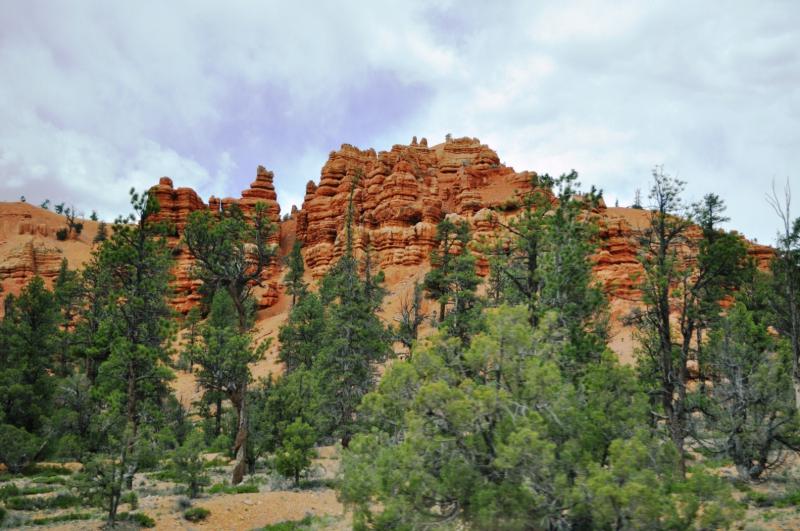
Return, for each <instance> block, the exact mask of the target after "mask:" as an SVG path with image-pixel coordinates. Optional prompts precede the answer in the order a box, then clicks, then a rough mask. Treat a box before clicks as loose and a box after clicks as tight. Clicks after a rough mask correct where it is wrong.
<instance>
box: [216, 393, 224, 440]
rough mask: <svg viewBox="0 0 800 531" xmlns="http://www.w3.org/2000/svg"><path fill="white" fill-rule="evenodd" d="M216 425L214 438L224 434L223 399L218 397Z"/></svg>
mask: <svg viewBox="0 0 800 531" xmlns="http://www.w3.org/2000/svg"><path fill="white" fill-rule="evenodd" d="M214 418H215V419H216V425H215V426H214V436H215V437H219V434H220V433H221V432H222V397H221V396H219V395H217V403H216V409H215V410H214Z"/></svg>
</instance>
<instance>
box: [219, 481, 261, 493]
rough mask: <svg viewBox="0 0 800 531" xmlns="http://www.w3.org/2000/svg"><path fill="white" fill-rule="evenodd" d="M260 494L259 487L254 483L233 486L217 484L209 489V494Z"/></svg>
mask: <svg viewBox="0 0 800 531" xmlns="http://www.w3.org/2000/svg"><path fill="white" fill-rule="evenodd" d="M257 492H258V485H256V484H254V483H242V484H240V485H236V486H231V485H228V484H227V483H215V484H214V485H212V486H211V488H210V489H208V493H209V494H255V493H257Z"/></svg>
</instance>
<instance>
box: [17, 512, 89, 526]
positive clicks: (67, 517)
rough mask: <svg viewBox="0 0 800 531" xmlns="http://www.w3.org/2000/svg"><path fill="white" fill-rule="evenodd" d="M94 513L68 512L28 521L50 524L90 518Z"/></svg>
mask: <svg viewBox="0 0 800 531" xmlns="http://www.w3.org/2000/svg"><path fill="white" fill-rule="evenodd" d="M92 518H94V515H93V514H91V513H69V514H59V515H58V516H46V517H44V518H34V519H33V520H30V521H29V522H28V523H29V524H31V525H50V524H56V523H59V522H73V521H75V520H91V519H92Z"/></svg>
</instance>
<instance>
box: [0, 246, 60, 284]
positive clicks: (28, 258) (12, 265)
mask: <svg viewBox="0 0 800 531" xmlns="http://www.w3.org/2000/svg"><path fill="white" fill-rule="evenodd" d="M62 258H63V253H62V252H61V250H60V249H58V248H56V247H51V246H48V245H46V244H45V243H43V242H41V241H37V240H34V239H31V240H29V241H27V242H25V243H24V244H22V245H19V246H17V247H14V248H13V249H11V250H10V252H9V253H8V254H7V255H6V256H5V258H4V259H3V261H2V262H0V280H4V281H10V282H12V283H15V284H18V285H20V286H22V285H25V284H27V283H28V281H29V280H30V279H32V278H33V277H35V276H37V275H38V276H40V277H42V278H44V279H45V280H53V279H54V278H55V277H56V276H58V270H59V268H60V267H61V260H62Z"/></svg>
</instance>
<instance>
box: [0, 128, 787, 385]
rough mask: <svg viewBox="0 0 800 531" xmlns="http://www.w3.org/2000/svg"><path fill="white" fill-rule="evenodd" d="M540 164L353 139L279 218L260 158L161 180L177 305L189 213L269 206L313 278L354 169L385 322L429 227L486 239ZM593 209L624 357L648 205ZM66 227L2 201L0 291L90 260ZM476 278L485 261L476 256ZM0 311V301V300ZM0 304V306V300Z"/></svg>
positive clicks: (278, 237) (274, 299) (266, 329)
mask: <svg viewBox="0 0 800 531" xmlns="http://www.w3.org/2000/svg"><path fill="white" fill-rule="evenodd" d="M536 175H537V174H536V173H535V172H532V171H521V172H518V171H516V170H514V169H513V168H511V167H508V166H506V165H504V164H503V163H501V161H500V157H499V156H498V154H497V153H496V152H495V151H494V150H492V149H491V148H490V147H488V146H486V145H484V144H481V142H480V141H479V140H478V139H475V138H459V139H448V140H447V141H446V142H444V143H441V144H437V145H434V146H431V147H429V146H428V142H427V140H426V139H424V138H423V139H421V140H419V141H418V140H417V139H416V137H415V138H414V139H413V140H412V141H411V143H410V144H408V145H395V146H392V148H391V149H390V150H388V151H379V152H376V151H375V150H374V149H367V150H361V149H358V148H356V147H354V146H351V145H349V144H344V145H342V147H341V149H339V150H338V151H333V152H331V153H330V155H329V157H328V160H327V161H326V162H325V164H324V165H323V167H322V169H321V171H320V177H319V179H318V180H317V181H309V182H308V184H307V186H306V195H305V198H304V201H303V205H302V207H301V208H300V209H295V210H293V211H292V212H291V213H289V215H288V216H284V218H283V219H281V215H280V214H281V211H280V206H279V204H278V202H277V194H276V192H275V187H274V184H273V183H274V178H275V177H274V175H273V173H272V172H270V171H268V170H266V169H265V168H263V167H259V168H258V170H257V172H256V178H255V180H254V181H253V183H252V184H251V185H250V188H248V189H247V190H244V191H243V192H242V194H241V197H239V198H215V197H211V198H209V200H208V202H204V201H203V200H202V199H201V198H200V197H199V195H198V194H197V193H196V192H195V191H194V190H192V189H191V188H185V187H175V186H174V184H173V182H172V180H171V179H170V178H168V177H163V178H161V179H160V181H159V183H158V184H157V185H155V186H154V187H153V192H154V193H155V195H156V196H157V197H158V200H159V203H160V205H161V212H160V218H161V219H163V220H168V221H170V222H172V223H174V225H175V227H176V229H177V233H176V235H175V237H173V238H172V239H171V244H172V245H173V246H174V248H175V250H174V255H175V256H176V267H175V269H174V276H175V282H174V287H175V296H174V298H173V301H172V303H173V305H174V307H175V308H176V309H177V310H178V311H179V312H182V313H185V312H187V311H188V310H189V309H190V308H191V307H192V305H194V304H196V302H197V300H198V299H199V294H198V292H197V288H198V283H197V281H194V280H192V278H191V267H192V260H191V257H190V256H189V255H188V252H187V251H186V250H185V249H184V248H183V247H182V246H181V245H180V235H181V231H182V229H183V227H184V226H185V224H186V220H187V218H188V216H189V214H190V213H191V212H193V211H195V210H199V209H212V210H218V209H220V208H224V207H225V206H226V205H230V204H233V203H236V204H239V205H240V206H241V207H242V208H243V209H244V210H245V211H247V210H248V209H252V208H253V206H254V205H255V203H256V202H259V201H263V202H265V203H267V205H268V206H269V215H270V218H271V219H272V221H273V222H274V223H275V224H276V226H277V230H276V232H275V235H274V237H273V243H275V244H278V245H279V247H280V254H281V255H285V254H287V253H288V251H289V249H290V248H291V246H292V243H293V242H294V240H295V239H299V240H301V241H302V242H303V256H304V259H305V261H306V274H307V276H308V280H309V281H313V280H315V279H319V278H320V277H321V276H322V275H323V274H324V272H325V271H326V270H327V269H328V268H329V267H330V265H331V264H332V263H333V262H334V261H335V260H336V259H337V258H338V257H339V256H341V253H342V251H343V241H342V238H341V233H342V227H343V226H344V221H345V211H346V205H347V199H348V194H349V191H350V182H351V179H353V178H356V177H357V176H358V178H359V181H358V182H357V185H356V190H355V196H354V205H355V216H356V221H357V226H358V231H357V234H356V247H357V249H358V250H359V251H363V250H364V249H366V248H367V247H368V246H369V247H370V248H371V249H372V252H374V254H375V256H376V260H377V261H378V262H379V264H380V267H381V269H382V270H383V271H384V273H385V275H386V283H385V286H386V288H387V291H388V294H387V297H386V299H385V302H384V306H383V312H382V314H383V317H384V319H385V320H386V321H387V322H392V321H393V320H394V319H395V317H396V316H397V314H398V311H399V306H400V303H401V301H402V300H404V298H406V297H407V296H408V295H409V294H410V292H411V290H412V289H413V285H414V282H415V281H417V280H421V279H422V278H423V276H424V274H425V273H426V272H427V271H428V269H429V267H430V266H429V262H428V257H429V255H430V251H431V250H432V248H433V245H434V236H435V233H436V224H437V223H438V222H439V221H440V220H441V219H443V218H444V217H446V216H447V217H450V218H453V219H464V220H467V221H468V222H469V224H470V226H471V227H472V230H473V235H474V239H475V240H476V241H478V240H481V239H482V238H488V237H491V236H492V235H493V234H494V233H495V232H496V231H497V230H498V229H499V225H498V222H497V220H503V219H507V218H508V217H511V216H513V215H514V214H515V213H516V212H517V211H518V207H519V201H518V196H519V194H520V193H524V192H525V191H527V190H530V189H531V182H532V180H533V181H535V179H536ZM595 214H596V215H597V220H598V224H599V227H600V232H599V247H598V251H597V253H596V255H595V257H594V260H595V268H594V271H595V275H596V278H597V279H598V281H599V282H601V283H602V286H603V288H604V290H605V292H606V294H607V296H608V298H609V303H610V311H611V333H612V335H611V341H610V346H611V348H613V349H614V350H615V351H616V352H617V354H618V355H619V356H620V359H621V360H623V361H625V362H630V361H632V349H633V344H632V340H631V333H630V330H628V329H626V328H625V327H624V326H622V324H621V323H620V317H621V316H623V315H625V314H626V313H627V312H628V311H629V310H630V309H631V308H632V306H633V305H635V304H636V303H637V302H638V300H639V293H638V291H637V290H636V288H635V282H634V280H633V278H634V277H635V275H636V274H637V273H638V272H639V271H640V266H639V264H638V262H637V261H636V253H637V232H638V231H639V230H640V229H641V228H642V227H643V226H645V224H646V223H647V220H648V213H647V211H645V210H637V209H631V208H611V207H606V206H605V205H603V204H602V203H601V205H600V207H599V208H598V210H597V211H596V212H595ZM63 225H64V219H63V216H59V215H56V214H55V213H53V212H50V211H47V210H43V209H41V208H38V207H35V206H33V205H29V204H25V203H0V285H1V286H2V287H3V293H2V294H0V297H3V296H5V295H6V294H9V293H18V292H19V290H20V289H21V287H22V286H24V285H25V283H26V282H27V281H28V280H30V279H31V278H32V277H33V276H34V275H37V274H38V275H40V276H42V277H43V278H44V279H45V280H46V281H47V282H52V280H53V279H54V278H55V276H56V275H57V273H58V268H59V265H60V262H61V259H62V258H66V259H67V260H68V261H69V264H70V267H72V268H77V267H79V266H80V265H81V264H83V263H84V262H85V261H86V260H88V259H89V257H90V254H91V249H92V239H93V238H94V235H95V234H96V232H97V223H95V222H91V221H85V222H84V225H85V228H84V231H83V233H82V234H81V235H80V237H79V238H77V239H74V240H73V239H71V240H69V241H64V242H62V241H58V240H57V239H56V237H55V231H56V230H57V229H58V228H60V227H62V226H63ZM750 252H751V254H752V255H753V256H754V257H755V258H756V259H757V260H758V261H760V262H762V263H764V262H765V260H767V259H768V258H769V257H770V256H771V250H770V248H769V247H766V246H762V245H757V244H751V245H750ZM283 272H284V271H283V267H282V261H278V262H276V263H275V264H274V265H273V266H272V267H271V268H270V269H269V270H268V271H267V272H265V274H264V277H263V281H264V287H263V288H259V289H257V290H256V295H257V297H258V302H259V306H260V311H259V312H258V321H257V325H256V334H257V337H258V339H264V338H267V337H273V338H275V337H276V336H277V330H278V328H279V327H280V325H281V323H282V322H283V321H284V320H285V318H286V315H287V311H288V308H289V304H288V298H287V297H286V296H285V295H284V293H283V287H282V285H281V277H282V275H283ZM478 272H479V274H480V275H481V276H486V275H487V273H488V263H487V262H486V260H484V259H480V260H479V261H478ZM0 308H1V307H0ZM0 311H2V309H0ZM277 346H278V345H277V342H276V341H273V345H272V348H271V350H270V353H269V354H268V355H267V357H266V359H265V361H263V362H261V363H260V364H259V365H258V366H256V367H254V373H255V375H256V376H257V377H258V376H265V375H266V374H267V373H269V372H270V371H272V372H275V371H279V370H280V367H279V366H278V365H277V363H276V357H275V356H276V352H277ZM176 385H177V392H178V394H179V395H181V396H183V397H184V399H186V398H188V397H190V396H193V395H194V390H193V383H192V381H191V379H190V378H189V377H188V375H185V376H184V377H181V378H179V380H178V383H177V384H176Z"/></svg>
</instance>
